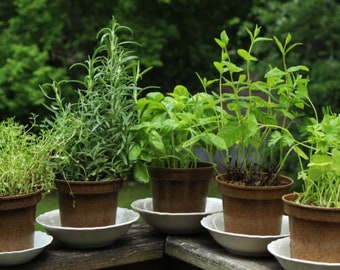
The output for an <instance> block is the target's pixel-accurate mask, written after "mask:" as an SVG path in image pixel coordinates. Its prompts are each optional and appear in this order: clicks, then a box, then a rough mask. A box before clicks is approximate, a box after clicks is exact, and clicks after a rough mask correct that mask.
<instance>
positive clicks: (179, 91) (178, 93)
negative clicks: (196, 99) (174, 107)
mask: <svg viewBox="0 0 340 270" xmlns="http://www.w3.org/2000/svg"><path fill="white" fill-rule="evenodd" d="M173 96H174V97H189V96H190V93H189V91H188V89H187V88H186V87H185V86H183V85H176V86H175V89H174V91H173Z"/></svg>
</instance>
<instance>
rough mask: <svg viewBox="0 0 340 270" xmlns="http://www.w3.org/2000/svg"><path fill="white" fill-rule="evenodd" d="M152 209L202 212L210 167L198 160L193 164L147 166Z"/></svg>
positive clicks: (211, 175)
mask: <svg viewBox="0 0 340 270" xmlns="http://www.w3.org/2000/svg"><path fill="white" fill-rule="evenodd" d="M148 170H149V174H150V181H151V187H152V199H153V210H154V211H158V212H169V213H192V212H204V211H205V207H206V202H207V196H208V191H209V183H210V181H211V180H212V179H213V176H214V167H213V165H211V164H208V163H199V164H198V167H197V168H189V169H174V168H157V167H148Z"/></svg>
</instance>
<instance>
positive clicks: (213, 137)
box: [208, 133, 227, 150]
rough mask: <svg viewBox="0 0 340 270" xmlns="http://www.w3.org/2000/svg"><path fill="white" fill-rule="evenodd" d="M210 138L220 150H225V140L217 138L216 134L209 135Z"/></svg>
mask: <svg viewBox="0 0 340 270" xmlns="http://www.w3.org/2000/svg"><path fill="white" fill-rule="evenodd" d="M208 138H209V140H210V142H211V143H212V144H213V145H214V146H215V147H216V148H217V149H218V150H225V149H226V148H227V147H226V143H225V140H223V139H222V138H221V137H220V136H217V135H216V134H214V133H208Z"/></svg>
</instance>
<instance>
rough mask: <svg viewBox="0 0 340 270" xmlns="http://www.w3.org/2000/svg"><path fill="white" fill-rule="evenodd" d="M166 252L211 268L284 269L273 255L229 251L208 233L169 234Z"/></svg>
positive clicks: (197, 265)
mask: <svg viewBox="0 0 340 270" xmlns="http://www.w3.org/2000/svg"><path fill="white" fill-rule="evenodd" d="M164 252H165V254H166V255H168V256H172V257H174V258H176V259H179V260H182V261H185V262H187V263H190V264H192V265H194V266H196V267H199V268H201V269H209V270H222V269H223V270H228V269H230V270H283V268H282V267H281V266H280V264H279V263H278V262H277V261H276V260H275V258H273V257H265V258H254V257H253V258H249V257H243V256H237V255H233V254H230V253H228V252H227V251H226V250H225V249H224V248H222V247H221V246H219V245H218V244H217V243H216V242H215V241H214V240H213V238H212V237H211V236H210V235H209V234H208V233H205V234H199V235H195V236H168V237H167V239H166V244H165V251H164Z"/></svg>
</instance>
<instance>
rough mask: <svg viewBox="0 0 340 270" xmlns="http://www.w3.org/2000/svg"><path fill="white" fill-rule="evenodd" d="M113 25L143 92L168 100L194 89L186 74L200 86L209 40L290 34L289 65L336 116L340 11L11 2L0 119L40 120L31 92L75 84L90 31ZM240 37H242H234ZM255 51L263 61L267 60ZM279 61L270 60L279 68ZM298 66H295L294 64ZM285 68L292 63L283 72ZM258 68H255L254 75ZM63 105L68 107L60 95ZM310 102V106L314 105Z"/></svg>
mask: <svg viewBox="0 0 340 270" xmlns="http://www.w3.org/2000/svg"><path fill="white" fill-rule="evenodd" d="M112 15H114V16H115V17H116V18H117V20H118V22H119V23H120V24H122V25H127V26H129V27H130V28H132V29H133V32H134V40H136V41H137V42H139V43H140V44H141V47H140V48H138V49H137V51H136V54H137V55H138V56H139V57H140V59H141V61H142V63H141V64H142V66H144V67H150V66H153V67H154V68H153V69H152V70H151V71H150V72H148V73H147V74H146V75H145V76H144V78H143V84H145V85H156V86H161V87H162V89H164V91H171V89H173V87H174V85H177V84H184V85H186V86H188V88H189V89H190V90H191V91H193V92H194V91H197V90H201V89H200V84H199V82H198V80H197V78H196V75H195V72H196V71H197V72H198V73H200V74H202V75H204V76H207V77H211V76H209V74H211V73H212V72H215V71H214V68H213V64H212V61H213V59H216V58H217V57H218V55H217V54H218V53H219V52H218V50H216V47H215V43H214V40H213V39H214V37H217V36H218V34H219V33H220V32H221V30H223V29H228V33H230V35H231V39H232V40H237V43H238V44H234V46H235V47H236V46H238V47H239V46H240V44H242V43H243V42H244V40H245V37H244V36H241V35H239V34H238V33H241V32H244V25H245V24H246V25H248V26H249V24H254V25H255V24H259V25H262V26H263V30H264V32H267V33H268V35H269V34H270V35H276V36H280V35H281V34H282V35H283V36H284V35H285V34H286V33H287V32H291V33H292V35H293V36H294V37H295V38H296V40H295V41H298V42H300V41H301V42H303V43H304V46H301V48H300V50H299V51H298V53H297V54H295V55H293V57H292V59H289V61H290V60H291V61H295V60H296V62H298V63H304V64H305V65H307V66H309V67H311V83H310V89H311V92H312V95H313V99H314V100H316V101H317V102H316V104H317V105H318V106H320V107H321V106H323V105H325V104H332V105H333V110H337V109H339V108H340V105H338V103H339V100H340V91H339V90H340V89H339V88H340V81H339V80H340V77H339V76H338V75H337V70H338V68H339V66H340V61H339V53H340V52H339V40H340V39H339V35H340V31H339V28H340V5H338V4H336V1H333V0H308V1H301V0H300V1H298V0H296V1H283V0H275V1H269V2H268V1H265V0H254V1H251V0H247V1H242V4H240V1H236V0H232V1H231V0H230V1H224V0H214V1H208V0H176V1H172V0H102V1H90V0H83V1H68V0H56V1H48V0H31V1H27V0H13V1H2V2H1V3H0V35H1V38H0V115H1V119H5V118H7V117H8V116H13V115H15V116H16V117H17V119H19V120H21V121H25V119H27V117H28V116H29V115H30V113H31V112H33V113H36V114H39V115H41V117H43V116H44V115H45V114H46V113H47V111H46V110H45V109H44V107H43V106H42V103H43V102H48V101H46V100H45V98H44V96H43V95H42V93H41V91H40V89H39V85H41V84H44V83H48V82H50V81H51V78H53V79H56V80H59V79H60V78H67V77H69V78H77V77H78V76H79V75H80V74H76V73H74V72H75V71H74V70H70V69H69V67H70V65H72V64H73V63H75V62H82V61H83V60H84V59H86V58H87V55H89V54H90V53H91V51H92V50H93V48H94V47H95V45H96V40H95V35H96V33H97V31H98V29H100V28H102V27H104V26H106V25H108V23H109V22H110V21H111V17H112ZM240 30H242V31H240ZM261 49H262V50H263V55H264V57H269V58H273V57H276V56H274V55H275V54H274V52H266V51H265V50H266V48H261ZM278 59H279V58H278ZM302 60H303V61H302ZM292 64H294V62H293V63H292ZM261 68H263V67H259V69H261ZM65 94H66V96H69V98H70V99H71V98H72V92H71V90H69V92H68V93H65ZM314 97H315V98H314Z"/></svg>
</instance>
